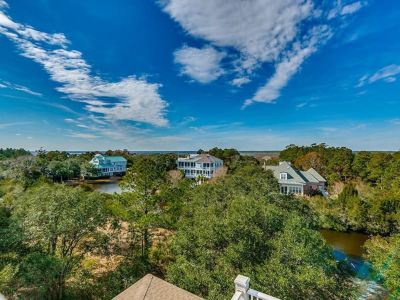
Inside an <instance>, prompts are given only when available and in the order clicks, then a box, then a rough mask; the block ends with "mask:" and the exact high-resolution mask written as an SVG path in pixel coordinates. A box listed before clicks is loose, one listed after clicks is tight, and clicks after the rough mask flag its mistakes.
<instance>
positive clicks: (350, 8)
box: [340, 1, 363, 16]
mask: <svg viewBox="0 0 400 300" xmlns="http://www.w3.org/2000/svg"><path fill="white" fill-rule="evenodd" d="M362 7H363V5H362V3H361V1H357V2H354V3H351V4H348V5H345V6H343V7H342V10H341V12H340V14H341V15H342V16H343V15H349V14H354V13H355V12H357V11H359V10H360V9H361V8H362Z"/></svg>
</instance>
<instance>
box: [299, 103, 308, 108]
mask: <svg viewBox="0 0 400 300" xmlns="http://www.w3.org/2000/svg"><path fill="white" fill-rule="evenodd" d="M307 104H308V103H307V102H302V103H299V104H297V105H296V107H297V108H303V107H304V106H306V105H307Z"/></svg>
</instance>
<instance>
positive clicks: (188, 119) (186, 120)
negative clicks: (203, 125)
mask: <svg viewBox="0 0 400 300" xmlns="http://www.w3.org/2000/svg"><path fill="white" fill-rule="evenodd" d="M196 120H197V119H196V118H195V117H193V116H187V117H184V118H183V120H182V121H180V122H179V123H178V126H185V125H187V124H190V123H193V122H194V121H196Z"/></svg>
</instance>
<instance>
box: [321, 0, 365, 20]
mask: <svg viewBox="0 0 400 300" xmlns="http://www.w3.org/2000/svg"><path fill="white" fill-rule="evenodd" d="M366 5H367V1H356V2H353V3H349V4H343V3H342V1H341V0H338V1H336V5H335V6H334V8H332V9H331V10H330V11H329V13H328V19H333V18H335V17H337V16H346V15H352V14H354V13H356V12H357V11H359V10H360V9H361V8H363V7H364V6H366Z"/></svg>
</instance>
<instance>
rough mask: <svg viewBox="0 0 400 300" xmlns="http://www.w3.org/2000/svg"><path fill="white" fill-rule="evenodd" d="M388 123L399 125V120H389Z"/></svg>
mask: <svg viewBox="0 0 400 300" xmlns="http://www.w3.org/2000/svg"><path fill="white" fill-rule="evenodd" d="M390 123H392V124H393V125H400V118H399V119H393V120H390Z"/></svg>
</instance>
